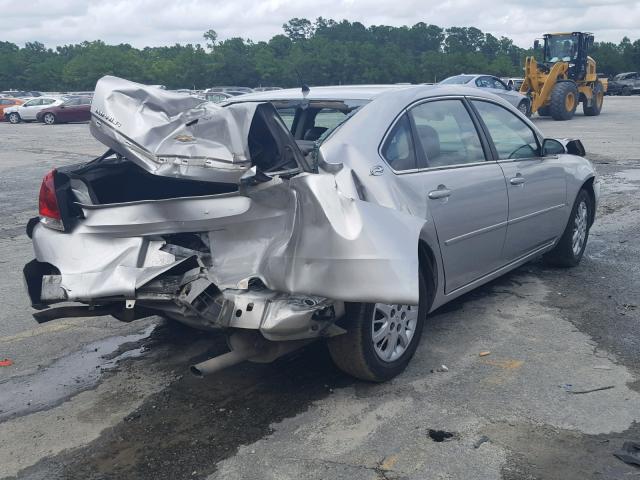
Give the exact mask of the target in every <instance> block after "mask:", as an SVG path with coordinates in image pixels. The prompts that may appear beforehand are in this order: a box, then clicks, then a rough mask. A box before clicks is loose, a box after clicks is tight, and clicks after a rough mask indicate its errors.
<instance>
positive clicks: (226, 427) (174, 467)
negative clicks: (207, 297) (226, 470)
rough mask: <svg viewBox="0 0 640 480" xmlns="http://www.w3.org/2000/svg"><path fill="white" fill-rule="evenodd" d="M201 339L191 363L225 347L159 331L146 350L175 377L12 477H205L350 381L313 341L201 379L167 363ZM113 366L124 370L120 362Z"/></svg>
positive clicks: (195, 335)
mask: <svg viewBox="0 0 640 480" xmlns="http://www.w3.org/2000/svg"><path fill="white" fill-rule="evenodd" d="M203 338H204V339H210V340H211V348H209V349H208V351H207V352H206V353H199V354H198V355H197V356H196V357H195V358H193V359H192V361H194V362H195V361H199V360H203V359H205V358H208V357H209V356H212V355H216V354H220V353H223V352H224V351H225V350H226V346H225V344H224V341H223V339H222V338H221V337H220V336H215V335H210V334H206V333H203V332H197V331H194V330H191V329H188V328H186V327H180V326H177V325H171V326H163V327H159V328H158V330H157V332H154V334H153V335H152V337H151V338H150V339H149V342H148V344H147V348H149V349H150V350H151V351H152V352H153V350H154V349H156V348H159V350H158V352H159V353H160V357H165V359H166V360H167V361H168V362H169V364H168V367H169V368H171V367H175V371H177V372H179V374H178V375H177V377H176V380H175V381H173V382H172V383H171V384H170V385H169V386H168V387H167V388H165V389H164V390H162V391H161V392H159V393H157V394H154V395H152V396H150V397H149V398H147V399H146V401H145V403H144V404H143V405H142V406H141V407H140V408H139V409H137V410H136V411H135V412H133V413H131V414H130V415H128V416H127V417H126V418H125V419H124V421H122V422H121V423H120V424H118V425H116V426H115V427H114V428H111V429H108V430H106V431H104V432H103V433H102V434H101V436H100V437H99V438H98V439H96V440H95V441H93V442H92V443H90V444H88V445H87V446H86V447H82V448H80V449H76V450H73V451H69V452H63V453H61V454H59V455H57V456H55V457H51V458H45V459H43V460H41V461H40V462H38V463H36V464H35V465H33V466H32V467H29V468H27V469H25V470H23V471H22V472H20V474H19V475H18V477H17V478H21V479H31V480H35V479H45V478H46V479H47V480H57V479H65V480H74V479H82V480H97V479H100V480H112V479H113V480H115V479H118V480H121V479H129V478H135V479H154V480H155V479H158V480H163V479H167V480H169V479H170V480H177V479H182V478H190V479H200V478H205V477H206V476H208V475H210V474H211V473H213V472H214V471H215V469H216V464H217V463H218V462H219V461H221V460H223V459H225V458H227V457H229V456H231V455H233V454H234V453H235V452H236V450H237V448H238V447H239V446H240V445H244V444H249V443H252V442H254V441H257V440H259V439H260V438H263V437H265V436H267V435H269V434H270V433H271V431H272V430H271V427H270V425H271V424H273V423H277V422H279V421H281V420H283V419H285V418H288V417H292V416H295V415H296V414H298V413H300V412H303V411H305V410H306V409H307V408H308V407H309V406H310V405H311V403H312V402H314V401H316V400H320V399H322V398H325V397H326V396H328V395H330V394H331V391H332V390H333V389H334V388H342V387H346V386H348V385H351V384H352V383H353V380H352V379H350V378H349V377H346V376H345V375H344V374H342V373H341V372H339V371H338V370H337V369H336V368H335V367H334V366H333V364H332V363H331V360H330V358H329V355H328V353H327V351H326V347H325V346H324V344H323V343H320V342H318V343H315V344H312V345H310V346H308V347H307V348H306V349H304V350H301V351H299V352H297V353H295V354H292V355H291V356H288V357H285V358H282V359H280V360H278V361H276V362H274V363H272V364H268V365H261V364H252V363H244V364H241V365H238V366H236V367H233V368H230V369H228V370H225V371H223V372H220V373H218V374H216V375H213V376H211V377H207V378H204V379H200V378H196V377H194V376H192V375H190V374H189V373H188V368H187V367H188V365H184V364H180V365H176V364H171V362H170V360H169V359H170V358H171V353H170V352H171V351H172V350H173V351H179V350H180V349H182V348H187V347H188V346H189V345H190V344H192V343H193V342H194V341H197V340H202V339H203ZM167 346H169V347H170V348H169V350H168V352H169V353H167V348H166V347H167ZM150 356H153V353H151V354H150ZM149 360H150V358H148V357H147V358H146V359H145V360H144V361H149ZM157 360H161V358H158V359H157ZM120 368H127V364H126V362H125V363H124V364H123V365H121V366H120Z"/></svg>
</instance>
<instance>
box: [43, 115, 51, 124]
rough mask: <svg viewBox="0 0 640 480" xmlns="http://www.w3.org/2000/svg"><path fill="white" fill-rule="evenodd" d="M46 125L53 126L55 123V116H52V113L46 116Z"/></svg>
mask: <svg viewBox="0 0 640 480" xmlns="http://www.w3.org/2000/svg"><path fill="white" fill-rule="evenodd" d="M44 123H46V124H48V125H51V124H52V123H53V115H51V114H50V113H47V114H46V115H45V116H44Z"/></svg>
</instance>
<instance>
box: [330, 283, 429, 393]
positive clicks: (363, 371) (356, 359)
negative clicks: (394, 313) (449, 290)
mask: <svg viewBox="0 0 640 480" xmlns="http://www.w3.org/2000/svg"><path fill="white" fill-rule="evenodd" d="M419 283H420V305H419V306H418V315H417V319H416V326H415V330H414V333H413V336H412V337H411V339H410V340H409V344H408V346H407V347H406V349H405V350H404V352H403V353H402V354H401V355H400V357H398V358H397V359H396V360H394V361H383V360H382V359H381V358H380V357H379V356H378V354H377V353H376V351H375V348H374V341H373V328H374V327H373V315H374V308H375V305H376V304H373V303H348V304H347V305H346V315H345V317H344V322H341V326H342V327H344V328H346V329H347V333H344V334H342V335H338V336H336V337H332V338H329V339H328V340H327V345H328V347H329V353H330V354H331V358H332V359H333V362H334V363H335V364H336V366H337V367H338V368H339V369H340V370H342V371H343V372H345V373H347V374H349V375H351V376H353V377H356V378H359V379H361V380H366V381H369V382H385V381H387V380H390V379H392V378H393V377H395V376H397V375H399V374H400V373H402V371H404V369H405V368H406V367H407V365H408V363H409V361H410V360H411V358H412V357H413V354H414V353H415V351H416V348H418V344H419V343H420V337H421V335H422V329H423V327H424V322H425V319H426V316H427V311H428V309H429V296H428V291H427V288H426V285H425V281H424V279H423V276H422V274H420V281H419ZM404 308H414V309H415V308H416V307H415V306H414V307H404ZM392 325H393V324H392ZM398 328H399V327H398Z"/></svg>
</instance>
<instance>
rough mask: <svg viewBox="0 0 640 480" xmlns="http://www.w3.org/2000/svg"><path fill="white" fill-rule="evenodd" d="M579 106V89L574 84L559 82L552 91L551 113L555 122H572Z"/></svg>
mask: <svg viewBox="0 0 640 480" xmlns="http://www.w3.org/2000/svg"><path fill="white" fill-rule="evenodd" d="M577 106H578V87H576V84H575V83H573V82H558V83H556V84H555V86H554V87H553V90H552V91H551V101H550V102H549V112H550V113H551V116H552V117H553V119H554V120H571V118H573V114H574V113H575V112H576V107H577Z"/></svg>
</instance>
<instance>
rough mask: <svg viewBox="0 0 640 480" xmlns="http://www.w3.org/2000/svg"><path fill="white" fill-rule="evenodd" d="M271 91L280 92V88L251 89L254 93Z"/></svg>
mask: <svg viewBox="0 0 640 480" xmlns="http://www.w3.org/2000/svg"><path fill="white" fill-rule="evenodd" d="M273 90H282V87H256V88H254V89H253V91H254V92H271V91H273ZM247 93H250V92H247Z"/></svg>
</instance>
